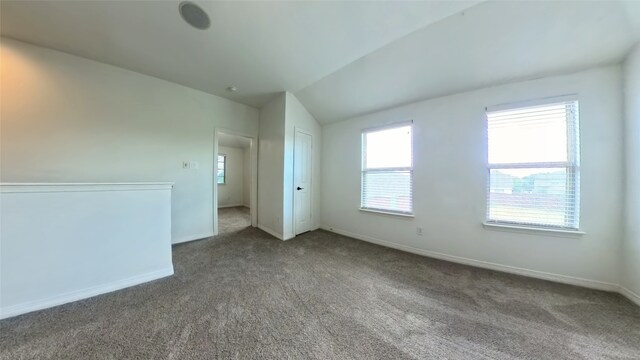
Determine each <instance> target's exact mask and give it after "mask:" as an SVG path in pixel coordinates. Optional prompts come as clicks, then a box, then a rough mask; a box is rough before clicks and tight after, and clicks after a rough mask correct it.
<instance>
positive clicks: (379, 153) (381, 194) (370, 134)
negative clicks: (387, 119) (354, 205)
mask: <svg viewBox="0 0 640 360" xmlns="http://www.w3.org/2000/svg"><path fill="white" fill-rule="evenodd" d="M412 187H413V141H412V125H411V124H407V123H404V124H400V125H394V126H391V127H384V128H376V129H371V130H365V131H363V133H362V196H361V208H362V209H363V210H373V211H384V212H391V213H398V214H405V215H410V214H412V213H413V199H412Z"/></svg>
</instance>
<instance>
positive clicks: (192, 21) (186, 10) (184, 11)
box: [178, 1, 211, 30]
mask: <svg viewBox="0 0 640 360" xmlns="http://www.w3.org/2000/svg"><path fill="white" fill-rule="evenodd" d="M178 10H179V11H180V16H182V18H183V19H184V21H186V22H187V23H188V24H189V25H191V26H193V27H194V28H196V29H200V30H205V29H208V28H209V26H210V25H211V20H209V15H207V13H206V12H204V10H202V8H201V7H200V6H198V5H196V4H194V3H192V2H191V1H183V2H181V3H180V5H179V6H178Z"/></svg>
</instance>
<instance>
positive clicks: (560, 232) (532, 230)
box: [482, 221, 586, 237]
mask: <svg viewBox="0 0 640 360" xmlns="http://www.w3.org/2000/svg"><path fill="white" fill-rule="evenodd" d="M482 227H484V228H485V229H487V230H495V231H508V232H520V233H529V234H535V235H540V232H544V233H548V234H549V235H555V236H561V237H576V236H582V235H584V234H586V233H585V232H584V231H580V230H570V229H560V228H547V227H536V226H526V225H517V224H507V223H494V222H486V221H485V222H483V223H482Z"/></svg>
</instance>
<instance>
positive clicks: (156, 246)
mask: <svg viewBox="0 0 640 360" xmlns="http://www.w3.org/2000/svg"><path fill="white" fill-rule="evenodd" d="M0 213H2V216H1V217H0V239H2V240H1V241H0V293H1V294H2V296H0V317H9V316H14V315H18V314H22V313H25V312H29V311H34V310H39V309H43V308H47V307H51V306H56V305H60V304H63V303H66V302H70V301H75V300H79V299H82V298H86V297H90V296H94V295H98V294H101V293H105V292H109V291H114V290H118V289H120V288H123V287H127V286H132V285H136V284H139V283H142V282H145V281H151V280H154V279H157V278H160V277H164V276H169V275H171V274H173V265H172V263H171V184H166V183H163V184H160V183H155V184H141V183H135V184H69V185H59V184H58V185H51V184H30V185H24V184H15V185H11V184H0Z"/></svg>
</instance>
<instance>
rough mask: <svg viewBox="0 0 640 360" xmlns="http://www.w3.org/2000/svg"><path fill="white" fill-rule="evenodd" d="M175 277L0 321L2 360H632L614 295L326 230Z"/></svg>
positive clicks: (205, 246) (243, 246)
mask: <svg viewBox="0 0 640 360" xmlns="http://www.w3.org/2000/svg"><path fill="white" fill-rule="evenodd" d="M173 255H174V264H175V270H176V273H175V275H174V276H172V277H169V278H165V279H161V280H157V281H154V282H151V283H147V284H144V285H140V286H136V287H133V288H129V289H124V290H120V291H117V292H114V293H110V294H106V295H101V296H98V297H94V298H91V299H87V300H83V301H78V302H75V303H71V304H66V305H63V306H59V307H56V308H52V309H48V310H43V311H39V312H34V313H30V314H25V315H22V316H18V317H14V318H10V319H5V320H3V321H1V322H0V357H1V358H2V359H639V358H640V307H637V306H635V305H634V304H632V303H631V302H630V301H628V300H627V299H625V298H623V297H622V296H620V295H618V294H613V293H607V292H602V291H595V290H589V289H583V288H579V287H573V286H568V285H561V284H555V283H551V282H547V281H541V280H535V279H529V278H525V277H520V276H515V275H509V274H503V273H499V272H494V271H488V270H482V269H476V268H472V267H468V266H463V265H458V264H453V263H448V262H445V261H439V260H434V259H429V258H426V257H421V256H417V255H413V254H408V253H404V252H400V251H396V250H392V249H387V248H384V247H380V246H376V245H372V244H368V243H365V242H362V241H358V240H353V239H350V238H347V237H343V236H340V235H336V234H333V233H330V232H326V231H313V232H310V233H306V234H304V235H302V236H299V237H297V238H295V239H293V240H290V241H287V242H282V241H280V240H276V239H274V238H272V237H270V236H269V235H267V234H266V233H264V232H262V231H260V230H257V229H254V228H245V229H243V230H240V231H236V232H232V233H229V234H226V235H221V236H219V237H217V238H215V239H210V240H203V241H196V242H192V243H187V244H182V245H178V246H175V247H174V249H173Z"/></svg>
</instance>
